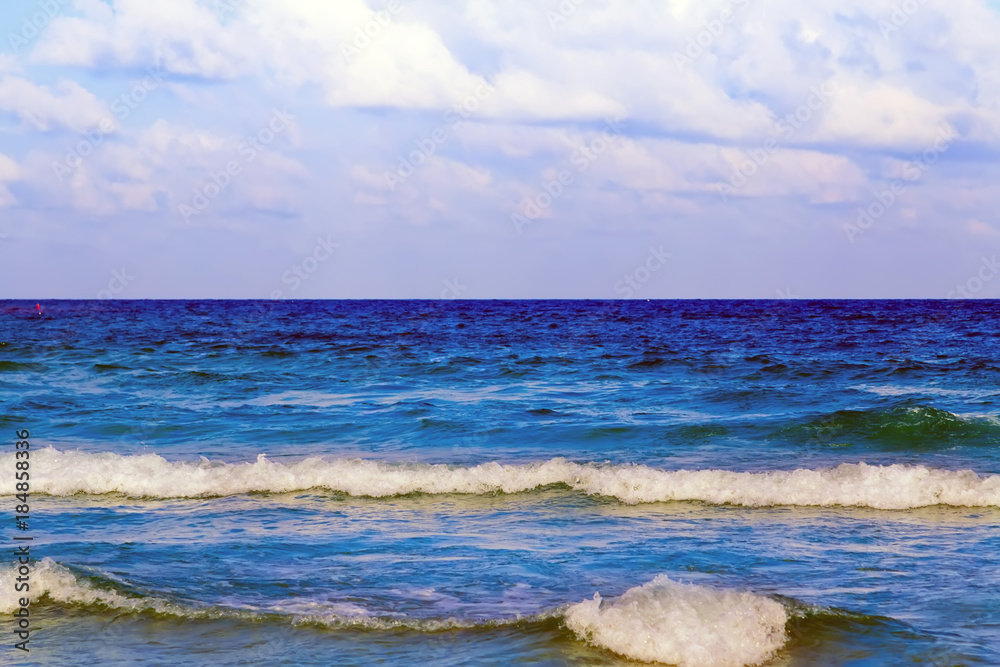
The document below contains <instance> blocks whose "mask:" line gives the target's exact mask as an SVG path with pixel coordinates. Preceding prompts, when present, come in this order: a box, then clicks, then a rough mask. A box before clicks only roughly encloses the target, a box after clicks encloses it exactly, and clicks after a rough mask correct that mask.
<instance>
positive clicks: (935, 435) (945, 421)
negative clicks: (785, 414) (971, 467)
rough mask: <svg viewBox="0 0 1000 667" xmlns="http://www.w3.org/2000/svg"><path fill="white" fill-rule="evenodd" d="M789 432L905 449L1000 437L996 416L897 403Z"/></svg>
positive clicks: (820, 418)
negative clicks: (962, 413)
mask: <svg viewBox="0 0 1000 667" xmlns="http://www.w3.org/2000/svg"><path fill="white" fill-rule="evenodd" d="M786 430H788V431H790V432H793V433H794V432H806V433H809V434H810V435H812V436H813V437H817V438H825V439H828V440H829V439H832V438H848V437H861V438H866V439H870V440H874V441H882V442H888V443H896V444H900V445H904V446H906V447H907V448H913V447H915V446H916V447H917V448H920V447H922V446H928V445H930V444H933V443H940V442H953V441H956V440H969V439H979V440H984V441H987V442H995V441H997V440H998V439H1000V424H998V423H997V421H996V420H995V419H991V418H980V417H963V416H961V415H957V414H954V413H952V412H948V411H947V410H942V409H940V408H935V407H932V406H925V405H897V406H894V407H891V408H883V409H877V410H838V411H837V412H834V413H831V414H827V415H821V416H818V417H814V418H812V419H810V420H809V421H806V422H804V423H802V424H796V425H794V426H789V427H786Z"/></svg>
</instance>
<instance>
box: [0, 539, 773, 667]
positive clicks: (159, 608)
mask: <svg viewBox="0 0 1000 667" xmlns="http://www.w3.org/2000/svg"><path fill="white" fill-rule="evenodd" d="M17 576H18V574H17V572H16V570H15V568H14V567H13V566H10V565H4V566H0V613H3V614H9V613H11V612H13V611H14V610H16V609H17V608H18V607H19V600H18V598H19V597H24V596H27V594H26V593H23V592H22V593H18V592H16V591H15V590H14V583H15V578H16V577H17ZM30 581H31V592H30V597H31V599H32V604H34V605H37V604H38V603H39V601H40V600H41V599H42V597H43V596H46V597H47V599H48V601H49V602H50V603H53V602H54V603H57V604H60V605H75V606H84V607H103V608H106V609H109V610H113V611H114V612H125V613H132V614H137V613H148V612H152V613H157V614H164V615H171V616H176V617H179V618H243V619H246V620H261V619H263V618H265V617H271V618H274V617H278V618H283V619H284V620H285V621H286V622H289V623H294V624H301V623H309V624H316V625H325V626H327V627H331V628H344V627H361V628H365V629H369V630H397V629H410V630H416V631H418V632H438V631H442V630H454V629H471V628H489V627H501V626H512V625H517V624H521V623H534V622H539V621H544V620H546V619H550V618H560V617H561V618H563V620H564V621H565V623H566V626H567V627H568V628H569V629H570V630H572V631H573V633H575V634H576V635H577V636H578V637H580V638H581V639H583V640H586V641H589V642H590V643H592V644H594V645H597V646H601V647H604V648H607V649H609V650H611V651H614V652H616V653H619V654H621V655H624V656H627V657H629V658H633V659H636V660H645V661H649V662H665V663H668V664H673V665H678V666H680V667H687V666H689V665H698V666H702V667H730V666H733V667H736V666H743V665H755V664H758V663H760V662H762V661H764V660H766V659H768V658H769V657H770V656H772V655H773V654H774V653H775V652H776V651H777V650H779V649H780V648H781V647H782V646H783V645H784V642H785V622H786V620H787V612H786V611H785V608H784V607H783V606H782V605H781V604H780V603H778V602H776V601H775V600H772V599H771V598H768V597H764V596H760V595H755V594H753V593H747V592H738V591H732V590H722V589H714V588H708V587H705V586H696V585H692V584H682V583H677V582H673V581H670V580H669V579H667V578H666V577H665V576H662V575H661V576H658V577H656V578H655V579H653V580H652V581H651V582H649V583H647V584H645V585H643V586H639V587H636V588H632V589H630V590H628V591H626V592H625V594H624V595H622V596H621V597H618V598H614V599H609V600H602V599H601V596H600V595H599V594H596V593H595V594H594V597H593V599H591V600H585V601H583V602H580V603H578V604H573V605H568V606H564V607H560V608H556V609H551V610H548V611H544V612H542V613H540V614H536V615H532V616H528V617H510V618H496V619H482V620H474V619H459V618H444V619H433V618H415V617H407V616H406V615H404V614H400V613H393V614H387V615H383V614H373V613H370V612H369V611H368V610H366V609H365V608H363V607H361V606H359V605H357V604H353V603H350V604H348V603H329V602H324V603H308V602H302V601H299V600H290V601H287V602H285V603H276V604H274V605H270V606H266V607H251V606H224V605H223V606H219V605H216V606H209V605H204V604H193V603H182V602H173V601H169V600H166V599H162V598H157V597H136V596H130V595H126V594H124V593H121V592H118V591H116V590H114V589H112V588H106V587H99V586H97V585H95V584H92V583H90V582H89V581H87V580H86V578H82V579H81V578H78V577H77V576H75V575H74V574H73V572H71V571H70V570H69V569H68V568H66V567H65V566H63V565H60V564H59V563H56V562H55V561H53V560H51V559H49V558H45V559H43V560H41V561H39V562H38V563H36V564H35V565H34V567H33V568H32V571H31V573H30Z"/></svg>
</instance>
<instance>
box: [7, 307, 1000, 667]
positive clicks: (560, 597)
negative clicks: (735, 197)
mask: <svg viewBox="0 0 1000 667" xmlns="http://www.w3.org/2000/svg"><path fill="white" fill-rule="evenodd" d="M41 305H42V313H41V314H39V313H38V312H37V311H36V308H35V304H34V303H26V302H16V301H6V302H0V312H2V313H3V319H2V323H0V400H2V403H3V410H2V413H0V414H2V417H0V426H2V428H3V429H6V431H7V433H6V442H7V443H8V445H7V446H6V447H5V449H4V450H3V453H2V454H0V493H3V494H5V495H4V498H3V502H4V503H5V505H6V507H7V512H8V516H9V519H8V530H7V531H6V533H5V534H6V535H7V536H8V544H11V545H13V544H14V542H13V538H14V537H15V536H18V535H20V536H24V535H26V534H30V535H31V536H32V537H33V538H34V539H33V540H32V542H31V551H32V555H33V557H34V559H35V560H34V562H33V571H32V573H31V577H32V579H31V581H32V593H33V602H32V607H31V622H32V628H33V632H32V635H31V640H30V643H29V645H30V648H31V651H30V653H24V652H21V651H17V650H15V649H13V648H12V645H13V643H14V642H15V641H17V639H15V637H14V635H13V628H11V629H10V631H8V632H7V633H6V635H7V636H6V637H5V642H4V646H3V647H2V648H0V664H12V665H14V664H31V665H34V664H39V665H51V664H67V665H73V664H91V663H101V664H109V665H115V664H122V665H125V664H151V665H154V664H163V665H244V664H288V665H292V664H296V665H297V664H307V665H312V664H314V665H329V664H337V665H342V664H343V665H369V664H407V665H409V664H441V665H465V664H484V665H486V664H511V663H514V664H534V665H573V664H576V665H620V664H634V663H635V661H640V660H646V661H659V662H662V663H666V664H683V665H744V664H766V665H814V664H823V665H885V664H921V665H960V664H963V665H972V664H986V665H992V664H1000V592H998V591H1000V586H998V584H1000V454H998V452H1000V449H998V447H997V445H998V442H1000V420H998V415H1000V407H998V406H1000V403H998V400H1000V382H998V379H1000V339H998V336H1000V334H998V328H997V319H998V318H997V316H996V314H995V312H994V311H995V306H994V304H993V303H992V302H933V301H930V302H922V301H905V302H900V301H896V302H797V301H795V302H792V301H788V302H725V301H687V302H685V301H679V302H677V301H667V302H598V301H594V302H586V301H584V302H581V301H563V302H557V301H535V302H461V301H459V302H429V301H400V302H363V301H360V302H350V301H348V302H323V301H320V302H229V301H218V302H179V301H166V302H157V301H143V302H87V301H53V302H47V303H43V304H41ZM18 429H28V430H30V432H31V437H30V442H31V459H30V460H31V475H32V477H31V479H32V484H33V486H32V495H31V521H30V523H31V528H30V530H29V531H27V532H26V533H25V532H17V531H16V530H15V529H14V506H15V505H16V504H17V501H16V500H15V498H14V496H13V495H12V494H13V493H14V488H13V483H14V482H13V473H14V463H15V459H14V453H13V452H14V441H15V431H17V430H18ZM10 551H11V552H13V547H11V548H10ZM6 568H7V569H5V570H2V571H0V605H3V606H4V608H5V611H6V612H8V613H10V612H13V611H14V610H15V609H16V608H17V596H16V595H15V593H14V592H13V585H14V578H15V577H16V573H15V572H14V569H13V566H12V565H10V564H8V565H7V566H6ZM43 592H44V594H43ZM595 594H598V596H599V597H598V598H597V599H595Z"/></svg>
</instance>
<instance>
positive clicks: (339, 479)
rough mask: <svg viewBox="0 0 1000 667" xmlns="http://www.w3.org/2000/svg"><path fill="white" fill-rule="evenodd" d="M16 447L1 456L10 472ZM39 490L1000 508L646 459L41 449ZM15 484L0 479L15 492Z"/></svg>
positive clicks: (993, 482)
mask: <svg viewBox="0 0 1000 667" xmlns="http://www.w3.org/2000/svg"><path fill="white" fill-rule="evenodd" d="M12 457H13V454H8V455H5V456H2V457H0V461H3V465H4V466H7V467H8V469H9V468H10V467H12V466H13V458H12ZM31 470H32V491H33V492H35V493H44V494H49V495H53V496H69V495H74V494H121V495H124V496H129V497H133V498H195V497H213V496H232V495H239V494H246V493H255V492H264V493H286V492H292V491H304V490H307V489H314V488H318V489H328V490H330V491H335V492H340V493H345V494H348V495H351V496H366V497H373V498H384V497H391V496H401V495H407V494H411V493H424V494H477V495H482V494H496V493H521V492H526V491H531V490H534V489H537V488H541V487H546V486H551V485H562V486H564V487H568V488H570V489H572V490H573V491H577V492H582V493H586V494H588V495H591V496H603V497H610V498H616V499H618V500H619V501H621V502H623V503H627V504H637V503H654V502H666V501H700V502H704V503H710V504H720V505H721V504H729V505H741V506H747V507H760V506H774V505H793V506H823V507H826V506H835V505H840V506H850V507H869V508H874V509H885V510H903V509H911V508H916V507H926V506H932V505H952V506H958V507H991V506H993V507H1000V475H978V474H976V473H975V472H973V471H971V470H958V471H955V470H942V469H938V468H929V467H926V466H922V465H903V464H895V465H888V466H881V465H868V464H865V463H844V464H841V465H838V466H836V467H834V468H826V469H815V470H810V469H799V470H789V471H785V470H779V471H769V472H732V471H727V470H676V471H668V470H660V469H656V468H650V467H648V466H643V465H631V464H630V465H611V464H595V463H583V464H580V463H573V462H571V461H567V460H566V459H562V458H556V459H551V460H548V461H544V462H538V463H522V464H501V463H483V464H480V465H475V466H450V465H443V464H433V465H432V464H419V463H407V464H393V463H385V462H380V461H372V460H364V459H325V458H307V459H304V460H301V461H298V462H295V463H287V464H285V463H275V462H272V461H269V460H268V459H267V458H266V456H265V455H263V454H261V455H259V456H258V457H257V460H256V461H254V462H244V463H223V462H211V461H208V460H203V461H202V462H200V463H193V462H171V461H168V460H166V459H164V458H162V457H160V456H158V455H155V454H142V455H129V456H123V455H119V454H113V453H101V454H90V453H84V452H76V451H67V452H62V451H58V450H56V449H54V448H51V447H49V448H45V449H41V450H36V451H34V452H33V453H32V468H31ZM13 493H14V481H13V478H12V477H8V478H6V479H4V480H2V481H0V494H4V495H12V494H13Z"/></svg>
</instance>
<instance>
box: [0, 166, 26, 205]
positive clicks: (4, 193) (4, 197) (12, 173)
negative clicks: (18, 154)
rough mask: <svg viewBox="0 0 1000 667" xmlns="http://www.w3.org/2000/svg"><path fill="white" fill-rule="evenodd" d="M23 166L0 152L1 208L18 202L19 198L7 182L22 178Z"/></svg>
mask: <svg viewBox="0 0 1000 667" xmlns="http://www.w3.org/2000/svg"><path fill="white" fill-rule="evenodd" d="M21 173H22V172H21V168H20V166H18V164H17V163H16V162H14V161H13V160H11V159H10V158H9V157H7V156H6V155H4V154H3V153H0V208H3V207H6V206H13V205H15V204H17V199H16V198H15V197H14V195H13V194H11V192H10V190H8V189H7V185H6V184H7V183H9V182H10V181H16V180H19V179H20V178H21Z"/></svg>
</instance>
